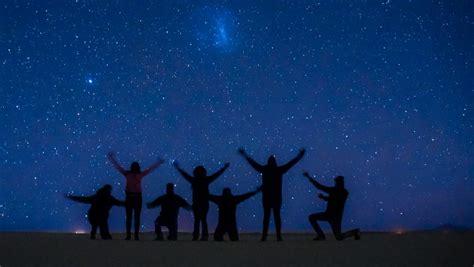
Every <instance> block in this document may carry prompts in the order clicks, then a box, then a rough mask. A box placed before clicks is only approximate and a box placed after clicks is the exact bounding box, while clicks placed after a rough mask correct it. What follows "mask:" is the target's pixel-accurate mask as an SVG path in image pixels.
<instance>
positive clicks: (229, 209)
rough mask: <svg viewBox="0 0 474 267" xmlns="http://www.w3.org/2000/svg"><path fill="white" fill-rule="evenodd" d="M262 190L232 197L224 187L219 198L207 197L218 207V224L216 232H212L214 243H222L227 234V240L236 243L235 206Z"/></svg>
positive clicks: (258, 189)
mask: <svg viewBox="0 0 474 267" xmlns="http://www.w3.org/2000/svg"><path fill="white" fill-rule="evenodd" d="M261 190H262V188H261V187H259V188H257V190H255V191H252V192H249V193H247V194H243V195H237V196H234V195H232V192H231V191H230V188H228V187H226V188H224V190H223V191H222V195H221V196H216V195H211V194H210V195H209V200H210V201H211V202H214V203H215V204H217V205H218V207H219V222H218V224H217V227H216V231H215V232H214V240H215V241H223V240H224V234H225V233H227V234H228V235H229V239H230V240H231V241H238V240H239V233H238V231H237V219H236V216H235V213H236V210H237V205H238V204H239V203H240V202H242V201H245V200H247V199H248V198H250V197H253V196H254V195H255V194H257V193H258V192H260V191H261Z"/></svg>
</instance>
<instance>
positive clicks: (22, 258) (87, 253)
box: [0, 232, 474, 267]
mask: <svg viewBox="0 0 474 267" xmlns="http://www.w3.org/2000/svg"><path fill="white" fill-rule="evenodd" d="M114 237H115V240H111V241H106V240H95V241H92V240H89V239H88V235H87V234H80V235H78V234H55V233H0V266H1V267H8V266H131V265H134V266H469V267H471V266H474V253H473V247H474V246H473V245H474V232H465V233H457V232H452V233H442V232H414V233H406V234H400V235H397V234H391V233H363V235H362V239H361V240H360V241H354V240H346V241H343V242H338V241H335V240H334V238H333V236H328V240H327V241H325V242H315V241H312V237H313V235H307V234H285V235H284V238H285V241H283V242H276V241H274V240H273V239H270V240H269V241H267V242H265V243H262V242H260V241H259V235H256V234H242V235H241V236H240V237H241V241H239V242H228V241H227V242H220V243H218V242H214V241H208V242H191V241H189V239H190V235H189V234H181V235H180V236H179V238H180V239H181V241H177V242H167V241H165V242H157V241H153V237H154V236H153V235H152V234H144V235H143V237H142V240H141V241H125V240H122V238H123V235H122V234H115V235H114Z"/></svg>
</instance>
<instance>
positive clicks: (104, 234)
mask: <svg viewBox="0 0 474 267" xmlns="http://www.w3.org/2000/svg"><path fill="white" fill-rule="evenodd" d="M65 197H66V198H68V199H70V200H72V201H76V202H80V203H86V204H90V205H91V206H90V208H89V210H88V211H87V220H88V221H89V223H90V225H91V234H90V239H95V235H96V232H97V228H99V230H100V237H101V238H102V239H104V240H106V239H112V236H111V235H110V232H109V223H108V220H109V211H110V209H111V208H112V206H122V207H124V206H125V202H123V201H121V200H118V199H116V198H115V197H113V196H112V186H111V185H109V184H106V185H104V186H103V187H101V188H99V189H98V190H97V192H96V194H95V195H92V196H88V197H84V196H73V195H65Z"/></svg>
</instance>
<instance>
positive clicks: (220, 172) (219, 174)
mask: <svg viewBox="0 0 474 267" xmlns="http://www.w3.org/2000/svg"><path fill="white" fill-rule="evenodd" d="M229 165H230V164H229V163H226V164H225V165H224V167H222V168H221V169H220V170H218V171H217V172H216V173H214V174H213V175H211V176H208V177H207V182H208V183H212V182H214V180H216V179H217V178H218V177H219V176H221V175H222V174H223V173H224V172H225V170H226V169H227V168H229Z"/></svg>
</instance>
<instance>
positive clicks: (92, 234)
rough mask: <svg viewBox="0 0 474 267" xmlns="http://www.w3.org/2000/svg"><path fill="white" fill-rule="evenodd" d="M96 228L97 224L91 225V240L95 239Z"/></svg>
mask: <svg viewBox="0 0 474 267" xmlns="http://www.w3.org/2000/svg"><path fill="white" fill-rule="evenodd" d="M97 227H98V225H97V224H95V223H91V236H90V238H91V239H95V235H96V233H97Z"/></svg>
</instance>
